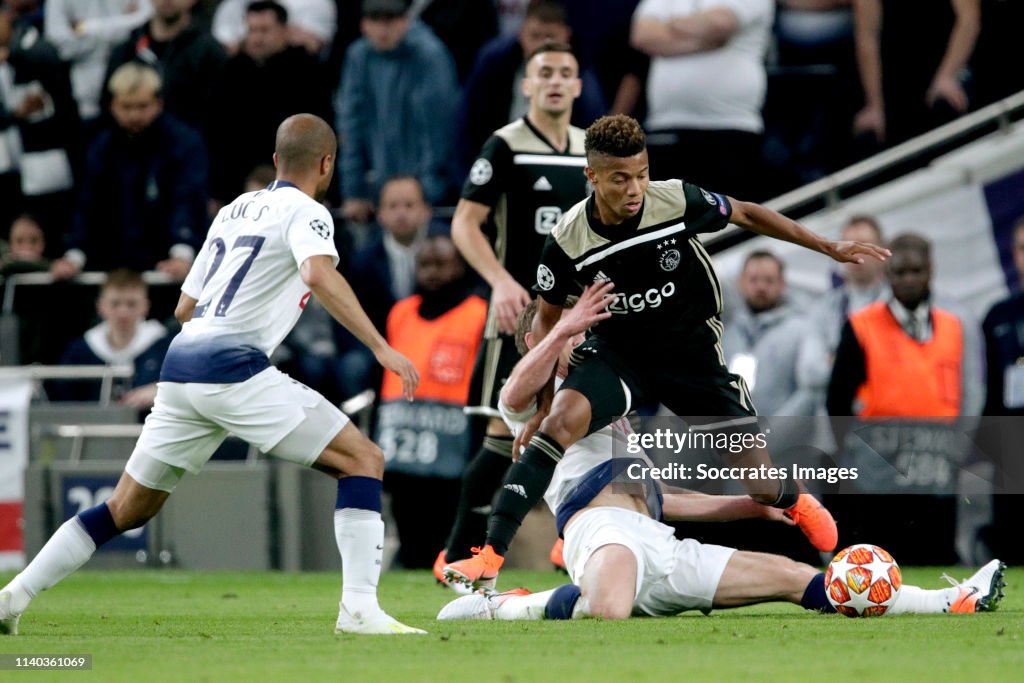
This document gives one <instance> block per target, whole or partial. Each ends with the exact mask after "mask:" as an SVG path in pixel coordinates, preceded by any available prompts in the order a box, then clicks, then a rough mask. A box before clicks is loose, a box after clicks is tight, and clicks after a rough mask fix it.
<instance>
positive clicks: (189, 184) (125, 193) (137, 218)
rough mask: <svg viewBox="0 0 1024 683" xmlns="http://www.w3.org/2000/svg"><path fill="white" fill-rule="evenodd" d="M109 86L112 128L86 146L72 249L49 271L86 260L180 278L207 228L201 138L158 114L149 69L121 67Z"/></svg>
mask: <svg viewBox="0 0 1024 683" xmlns="http://www.w3.org/2000/svg"><path fill="white" fill-rule="evenodd" d="M108 87H109V89H110V94H111V103H110V113H111V114H112V116H113V118H114V122H115V123H114V125H113V126H109V127H107V128H106V129H104V130H103V131H102V132H101V133H100V134H99V135H98V136H97V137H96V139H95V141H94V142H93V143H92V145H91V146H90V147H89V152H88V155H87V158H86V163H85V176H84V179H83V182H82V187H81V191H80V193H79V198H78V207H77V211H76V213H75V218H74V226H73V231H72V234H71V236H70V238H69V240H68V245H69V247H70V249H69V250H68V252H67V253H65V255H64V256H63V257H62V258H60V259H58V260H57V261H55V262H54V264H53V266H52V268H51V273H53V275H54V277H56V278H58V279H64V278H68V277H72V276H74V275H76V274H77V273H78V272H79V271H81V270H82V268H83V266H85V265H86V263H88V265H89V268H90V269H91V270H113V269H115V268H125V267H128V268H132V269H133V270H139V271H143V270H153V269H156V270H159V271H161V272H164V273H167V274H168V275H169V276H171V278H173V279H174V280H175V281H179V282H180V281H183V280H184V279H185V275H187V274H188V269H189V267H190V266H191V264H192V260H193V257H194V255H195V250H196V248H198V246H199V245H200V244H201V242H202V239H203V237H204V236H205V234H206V228H207V224H208V219H207V215H206V202H207V189H206V187H207V176H208V172H207V160H206V151H205V149H204V147H203V141H202V138H200V137H199V133H197V132H196V131H194V130H192V129H191V128H189V127H188V126H186V125H185V124H183V123H181V122H179V121H178V120H177V119H176V118H174V117H173V116H172V115H171V114H167V113H165V112H164V111H163V103H162V101H161V99H160V88H161V82H160V76H159V75H158V74H157V72H156V71H155V70H154V69H153V68H152V67H149V66H145V65H143V64H138V63H136V62H131V63H128V64H124V65H122V66H120V67H119V68H118V69H117V71H115V72H114V74H113V76H111V77H110V83H109V85H108Z"/></svg>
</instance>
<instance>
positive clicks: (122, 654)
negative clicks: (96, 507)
mask: <svg viewBox="0 0 1024 683" xmlns="http://www.w3.org/2000/svg"><path fill="white" fill-rule="evenodd" d="M942 571H943V570H942V569H935V568H907V569H906V570H905V573H904V576H905V578H906V580H907V581H908V582H910V583H915V584H918V585H921V586H923V587H926V588H939V587H942V586H944V585H945V583H944V582H943V581H942V580H941V579H940V578H939V577H940V574H941V573H942ZM949 571H950V573H951V574H953V575H954V576H956V577H958V578H961V577H962V576H963V575H965V572H964V571H963V570H959V569H955V570H949ZM8 579H9V575H0V585H2V584H3V583H6V581H7V580H8ZM563 582H564V577H562V576H560V575H558V574H555V573H536V572H515V571H508V572H503V573H502V585H503V586H505V587H512V586H515V585H525V586H527V587H529V588H531V589H534V590H541V589H545V588H551V587H554V586H557V585H559V584H560V583H563ZM1007 582H1008V583H1009V584H1010V586H1009V588H1008V594H1007V598H1006V599H1005V600H1004V601H1003V604H1002V606H1001V608H1000V610H999V611H998V612H995V613H990V614H981V615H973V616H948V615H934V616H898V617H891V618H886V617H883V618H881V619H847V618H844V617H841V616H838V615H830V616H821V615H813V614H808V613H805V612H804V611H802V610H800V609H799V608H796V607H793V606H790V605H761V606H753V607H747V608H743V609H739V610H729V611H718V612H715V613H713V614H712V615H711V616H709V617H704V616H702V615H700V614H687V615H684V616H681V617H676V618H670V619H632V620H629V621H624V622H601V621H597V620H586V621H579V622H460V623H452V622H449V623H440V622H435V621H434V615H435V614H436V613H437V611H438V610H439V609H440V608H441V606H442V605H443V604H444V603H445V602H446V601H447V600H449V599H451V597H452V594H450V593H448V592H447V591H444V590H442V589H441V588H439V587H437V586H435V585H434V582H433V579H432V577H430V575H429V574H428V573H427V572H392V573H388V574H385V576H384V577H383V579H382V581H381V602H382V604H383V605H384V606H385V608H387V609H388V610H389V611H390V612H391V613H392V614H394V615H395V616H396V617H398V618H400V619H402V620H404V621H406V622H408V623H410V624H413V625H415V626H420V627H422V628H425V629H427V630H429V631H430V635H428V636H419V637H416V636H407V637H397V638H396V637H384V636H377V637H371V636H335V635H334V632H333V631H334V619H335V617H336V615H337V600H338V597H339V591H340V580H339V577H338V576H336V575H333V574H323V573H309V574H283V573H233V572H232V573H228V572H207V573H199V572H185V571H127V572H98V571H95V572H93V571H82V572H79V573H77V574H75V575H73V576H71V577H70V578H68V579H67V580H66V581H64V582H63V583H62V584H60V585H59V586H57V587H56V588H54V589H53V590H51V591H48V592H46V593H44V594H43V595H41V596H40V597H39V598H38V599H37V600H36V601H35V603H34V604H33V605H32V607H31V608H30V610H29V611H28V612H27V613H26V615H25V616H24V617H23V618H22V622H21V633H22V635H20V636H17V637H14V638H11V637H0V653H21V654H50V655H54V654H65V655H69V654H91V655H93V669H92V671H88V672H86V671H49V672H44V671H35V672H31V673H29V672H24V671H23V672H10V671H4V672H0V680H3V681H19V680H26V681H27V680H32V681H44V680H60V681H89V680H97V681H98V680H102V681H133V682H141V683H153V682H156V681H320V680H341V681H387V682H390V681H400V682H401V683H413V682H415V681H443V682H445V683H453V682H457V681H474V682H476V683H488V682H490V681H507V682H515V681H551V680H553V681H558V683H565V682H568V681H599V680H607V681H617V682H622V683H624V682H627V681H629V682H632V681H647V680H662V681H666V682H667V681H719V680H726V681H728V680H746V681H752V680H756V681H788V680H818V681H829V682H831V681H845V680H858V681H910V680H919V681H924V680H929V681H949V680H971V681H987V680H1020V678H1019V677H1020V675H1021V671H1022V670H1024V589H1022V588H1020V587H1022V586H1024V568H1019V569H1018V568H1015V569H1011V570H1010V571H1009V572H1008V574H1007ZM794 677H796V678H794Z"/></svg>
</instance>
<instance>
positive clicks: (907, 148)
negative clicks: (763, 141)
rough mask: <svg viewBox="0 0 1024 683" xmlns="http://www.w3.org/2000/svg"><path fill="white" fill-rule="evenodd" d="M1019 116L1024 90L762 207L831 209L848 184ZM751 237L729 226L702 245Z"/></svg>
mask: <svg viewBox="0 0 1024 683" xmlns="http://www.w3.org/2000/svg"><path fill="white" fill-rule="evenodd" d="M1021 117H1024V91H1022V92H1019V93H1017V94H1015V95H1011V96H1010V97H1007V98H1005V99H1002V100H1000V101H998V102H995V103H993V104H990V105H988V106H987V107H983V108H981V109H979V110H978V111H975V112H971V113H970V114H966V115H965V116H961V117H960V118H958V119H956V120H955V121H952V122H950V123H947V124H946V125H944V126H940V127H939V128H936V129H935V130H932V131H929V132H927V133H925V134H924V135H921V136H918V137H916V138H913V139H912V140H908V141H907V142H904V143H902V144H900V145H897V146H895V147H893V148H892V149H887V150H885V151H884V152H881V153H879V154H876V155H874V156H873V157H870V158H868V159H865V160H864V161H861V162H858V163H856V164H854V165H852V166H848V167H846V168H844V169H842V170H840V171H836V172H835V173H833V174H831V175H829V176H826V177H824V178H821V179H819V180H816V181H814V182H812V183H809V184H807V185H804V186H803V187H799V188H797V189H795V190H793V191H791V192H787V193H786V194H784V195H781V196H779V197H776V198H775V199H772V200H770V201H767V202H765V206H767V207H769V208H771V209H775V210H776V211H778V212H780V213H785V214H790V213H791V212H793V211H794V210H796V209H799V208H800V207H803V206H806V205H808V204H811V203H812V202H818V201H823V202H824V204H825V207H826V208H834V207H835V206H837V205H838V204H840V203H841V202H842V201H844V200H845V199H847V197H843V195H842V190H843V189H845V188H848V187H850V186H851V185H854V184H856V183H863V182H864V181H866V180H868V179H870V178H872V177H873V176H876V175H879V174H881V173H884V172H886V171H887V170H889V169H891V168H893V167H894V166H898V165H900V164H902V163H904V162H907V161H909V160H911V159H913V158H914V157H917V156H919V155H921V154H924V153H927V152H930V151H932V150H935V149H938V148H940V147H942V146H943V145H946V144H947V143H949V142H951V141H953V140H956V139H958V138H962V137H965V136H968V135H971V134H973V133H976V132H978V131H979V130H982V129H984V128H986V127H991V126H992V125H993V124H994V125H995V126H996V130H997V131H1000V132H1008V131H1009V130H1010V125H1011V123H1012V122H1013V121H1014V120H1016V119H1018V118H1021ZM1022 163H1024V161H1022ZM865 191H866V190H865ZM740 199H742V197H740ZM753 236H754V235H753V234H752V233H750V232H748V231H746V230H743V229H742V228H738V227H736V226H729V227H728V228H726V229H725V230H723V231H722V232H720V233H717V234H716V235H714V236H709V237H708V239H706V240H704V244H705V246H706V247H707V248H708V250H709V251H711V252H712V253H714V252H717V251H721V250H722V249H726V248H728V247H730V246H732V245H734V244H736V243H738V242H741V241H744V240H745V239H746V238H747V237H753Z"/></svg>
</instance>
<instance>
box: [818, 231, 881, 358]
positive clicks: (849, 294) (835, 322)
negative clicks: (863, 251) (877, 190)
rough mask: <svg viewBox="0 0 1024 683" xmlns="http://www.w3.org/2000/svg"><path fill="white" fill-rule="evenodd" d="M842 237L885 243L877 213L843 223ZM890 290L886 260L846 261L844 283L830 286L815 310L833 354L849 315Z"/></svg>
mask: <svg viewBox="0 0 1024 683" xmlns="http://www.w3.org/2000/svg"><path fill="white" fill-rule="evenodd" d="M839 239H841V240H844V241H845V240H852V241H856V242H866V243H868V244H877V245H879V246H881V245H882V244H883V240H882V228H881V226H880V225H879V224H878V221H877V220H876V219H875V218H874V217H872V216H868V215H856V216H853V217H851V218H850V220H849V221H848V222H847V223H846V226H845V227H843V230H842V233H841V237H840V238H839ZM889 294H890V292H889V283H888V282H887V281H886V279H885V263H884V262H883V261H877V260H875V259H865V260H864V263H844V264H843V279H842V284H840V286H839V287H836V288H833V289H831V290H829V291H828V293H827V294H825V297H824V299H823V300H822V302H821V304H820V305H819V306H818V308H817V310H815V311H814V313H813V317H814V320H815V328H816V329H815V332H816V334H817V335H818V336H819V337H820V338H821V340H822V342H824V344H825V348H826V349H827V351H828V353H829V356H830V358H831V357H832V356H833V355H834V354H835V352H836V347H837V346H839V333H840V332H841V331H842V329H843V325H845V324H846V319H847V318H848V317H849V316H850V315H851V314H853V313H856V312H857V311H859V310H860V309H862V308H864V307H865V306H867V305H868V304H873V303H875V302H876V301H881V300H882V299H885V298H888V296H889Z"/></svg>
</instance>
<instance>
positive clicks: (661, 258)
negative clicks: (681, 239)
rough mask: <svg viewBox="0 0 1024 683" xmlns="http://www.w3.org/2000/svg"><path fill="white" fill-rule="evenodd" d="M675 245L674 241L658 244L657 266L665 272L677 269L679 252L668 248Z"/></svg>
mask: <svg viewBox="0 0 1024 683" xmlns="http://www.w3.org/2000/svg"><path fill="white" fill-rule="evenodd" d="M675 243H676V241H675V239H671V240H665V241H664V242H658V265H659V266H661V269H662V270H664V271H666V272H672V271H673V270H675V269H676V268H678V267H679V260H680V256H679V250H678V249H676V248H674V247H672V248H670V247H671V246H672V245H674V244H675Z"/></svg>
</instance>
